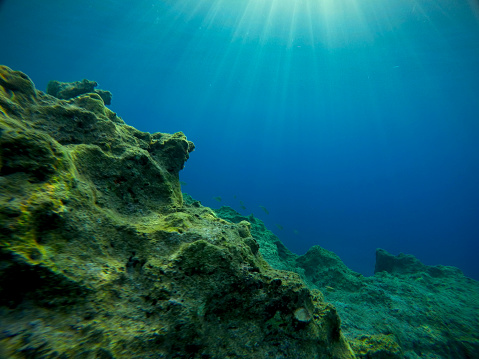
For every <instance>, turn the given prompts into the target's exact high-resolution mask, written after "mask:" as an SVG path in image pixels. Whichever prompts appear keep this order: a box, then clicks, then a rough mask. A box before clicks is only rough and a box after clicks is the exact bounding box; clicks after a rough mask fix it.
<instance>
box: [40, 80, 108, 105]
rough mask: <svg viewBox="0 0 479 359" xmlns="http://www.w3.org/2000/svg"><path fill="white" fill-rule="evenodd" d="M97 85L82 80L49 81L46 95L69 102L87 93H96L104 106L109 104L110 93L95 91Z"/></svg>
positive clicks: (93, 82)
mask: <svg viewBox="0 0 479 359" xmlns="http://www.w3.org/2000/svg"><path fill="white" fill-rule="evenodd" d="M97 86H98V83H96V82H95V81H89V80H87V79H83V80H81V81H75V82H60V81H55V80H53V81H50V82H49V83H48V85H47V94H49V95H52V96H55V97H56V98H59V99H61V100H69V99H71V98H74V97H77V96H80V95H84V94H87V93H96V94H97V95H99V96H100V97H101V99H102V100H103V102H104V103H105V105H110V104H111V98H112V94H111V92H110V91H105V90H99V89H98V90H95V87H97Z"/></svg>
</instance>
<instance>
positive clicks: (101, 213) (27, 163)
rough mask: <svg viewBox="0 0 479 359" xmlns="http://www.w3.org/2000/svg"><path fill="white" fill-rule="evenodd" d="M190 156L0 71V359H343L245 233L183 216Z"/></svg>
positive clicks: (241, 227) (328, 325)
mask: <svg viewBox="0 0 479 359" xmlns="http://www.w3.org/2000/svg"><path fill="white" fill-rule="evenodd" d="M193 148H194V146H193V144H192V143H191V142H189V141H188V140H187V139H186V138H185V136H184V135H183V134H182V133H176V134H173V135H168V134H162V133H155V134H149V133H145V132H140V131H138V130H136V129H134V128H132V127H130V126H127V125H126V124H125V123H124V122H123V121H122V120H121V119H120V118H119V117H118V116H116V114H115V113H113V112H112V111H110V110H109V109H107V108H105V106H104V102H103V101H102V99H101V98H100V96H99V95H98V94H96V93H92V92H89V93H86V94H81V95H79V96H76V97H73V98H71V99H68V100H60V99H57V98H55V97H53V96H49V95H46V94H44V93H42V92H40V91H37V90H35V87H34V85H33V83H32V82H31V81H30V79H29V78H28V77H27V76H26V75H24V74H22V73H21V72H16V71H12V70H10V69H9V68H7V67H5V66H1V67H0V188H1V191H0V318H1V321H0V357H1V358H128V359H132V358H138V359H139V358H142V359H145V358H203V359H206V358H212V359H213V358H222V359H223V358H261V359H263V358H276V359H278V358H306V359H308V358H353V357H354V354H353V353H352V351H351V349H350V346H349V344H348V343H347V342H346V340H345V339H344V337H343V335H342V332H341V326H340V319H339V316H338V314H337V312H336V309H335V308H334V307H333V306H332V305H330V304H328V303H326V302H325V301H324V300H323V295H322V294H321V292H320V291H318V290H314V289H308V288H307V287H306V286H305V285H304V283H303V282H302V280H301V279H300V277H299V275H297V274H295V273H292V272H286V271H280V270H275V269H272V268H271V267H270V266H269V265H268V264H267V263H266V262H265V261H264V259H263V257H262V255H261V254H260V252H259V251H258V249H259V246H258V244H257V242H256V241H255V239H254V238H253V237H252V236H251V233H250V224H249V223H248V222H246V221H243V222H241V221H240V222H241V223H238V224H234V223H231V222H227V221H225V220H223V219H220V218H218V217H217V215H216V214H215V213H214V212H213V211H212V210H210V209H209V208H205V207H202V206H201V205H200V204H199V203H198V202H194V201H188V202H186V203H184V202H183V197H182V193H181V191H180V184H179V180H178V172H179V171H180V170H181V169H182V168H183V165H184V162H185V161H186V160H187V159H188V156H189V153H190V152H191V151H192V150H193Z"/></svg>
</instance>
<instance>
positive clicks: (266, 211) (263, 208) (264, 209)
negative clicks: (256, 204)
mask: <svg viewBox="0 0 479 359" xmlns="http://www.w3.org/2000/svg"><path fill="white" fill-rule="evenodd" d="M260 208H261V209H262V210H263V211H264V213H266V214H269V211H268V210H267V209H266V207H263V206H260Z"/></svg>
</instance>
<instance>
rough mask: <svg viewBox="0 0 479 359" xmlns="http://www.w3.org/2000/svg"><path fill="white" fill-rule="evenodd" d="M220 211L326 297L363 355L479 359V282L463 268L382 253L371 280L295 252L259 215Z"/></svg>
mask: <svg viewBox="0 0 479 359" xmlns="http://www.w3.org/2000/svg"><path fill="white" fill-rule="evenodd" d="M216 213H217V215H218V216H219V217H221V218H224V219H226V220H229V221H232V222H234V223H239V222H241V221H244V220H248V221H249V222H250V223H251V234H252V235H253V237H254V238H255V239H256V241H257V242H258V245H259V252H260V253H262V254H263V257H264V258H265V259H266V261H267V262H268V263H269V264H270V265H271V266H272V267H273V268H278V269H282V270H288V271H292V272H295V273H298V274H299V275H300V276H301V278H302V279H303V280H304V282H305V283H307V284H308V287H309V288H312V289H318V290H320V291H321V292H322V293H324V296H325V299H326V301H327V302H329V303H331V304H333V305H334V307H335V308H336V310H337V311H338V313H339V316H340V318H341V322H342V325H341V327H342V332H343V333H344V334H345V336H346V338H347V339H348V341H349V343H350V344H351V347H352V348H353V350H354V352H355V353H356V357H357V358H403V357H404V358H408V359H413V358H414V359H419V358H421V359H422V358H430V359H432V358H436V359H437V358H443V359H449V358H454V359H459V358H464V359H469V358H479V283H478V282H477V281H475V280H472V279H470V278H467V277H465V276H464V275H463V274H462V272H461V271H460V270H459V269H457V268H455V267H448V266H426V265H424V264H422V263H421V262H420V261H419V260H417V259H416V258H415V257H414V256H412V255H404V254H400V255H398V256H393V255H391V254H389V253H387V252H386V251H385V250H382V249H378V250H377V252H376V270H375V275H374V276H372V277H364V276H362V275H361V274H359V273H356V272H354V271H352V270H350V269H349V268H348V267H347V266H346V265H344V263H343V262H342V261H341V260H340V258H339V257H338V256H337V255H336V254H334V253H332V252H330V251H328V250H325V249H324V248H321V247H319V246H314V247H312V248H311V249H310V250H309V251H308V252H307V253H306V254H304V255H302V256H298V255H296V254H293V253H291V252H290V251H289V250H288V249H287V248H286V247H285V246H284V245H283V244H282V243H281V242H280V241H279V239H278V238H277V237H276V236H275V235H274V234H273V233H272V232H271V231H269V230H268V229H266V227H265V226H264V224H263V222H261V221H260V220H259V219H257V218H255V217H253V216H249V217H243V216H241V215H240V214H239V213H237V212H236V211H234V210H233V209H231V208H229V207H221V208H220V209H219V210H217V211H216Z"/></svg>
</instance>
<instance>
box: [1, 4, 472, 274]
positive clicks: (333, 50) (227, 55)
mask: <svg viewBox="0 0 479 359" xmlns="http://www.w3.org/2000/svg"><path fill="white" fill-rule="evenodd" d="M0 34H1V43H2V46H1V49H0V63H1V64H4V65H7V66H9V67H10V68H12V69H14V70H19V71H22V72H25V73H27V74H28V75H29V76H30V77H31V78H32V80H33V82H34V83H35V84H36V86H37V88H38V89H40V90H46V86H47V83H48V81H50V80H59V81H77V80H81V79H83V78H87V79H90V80H94V81H97V82H98V83H99V87H100V88H102V89H105V90H109V91H111V92H112V93H113V100H112V104H111V106H110V108H111V109H112V110H113V111H115V112H117V113H118V115H119V116H121V117H122V118H123V119H124V120H125V121H126V123H127V124H129V125H132V126H134V127H136V128H138V129H140V130H143V131H149V132H158V131H160V132H170V133H173V132H177V131H183V132H184V133H185V134H186V136H187V137H188V139H189V140H191V141H193V142H194V143H195V145H196V150H195V152H193V153H192V154H191V157H190V159H189V161H188V162H187V164H186V167H185V169H184V170H183V171H182V172H181V174H180V176H181V180H182V181H183V182H184V183H183V192H186V193H188V194H190V195H192V196H193V197H194V198H195V199H198V200H200V201H201V202H202V203H203V204H204V205H207V206H211V207H214V208H218V207H219V206H222V205H227V206H231V207H233V208H234V209H236V210H237V211H239V212H240V213H242V214H244V215H248V214H250V213H253V214H254V215H255V216H257V217H259V218H260V219H262V220H263V221H264V222H265V223H266V225H267V226H268V228H269V229H270V230H272V231H273V232H274V233H275V234H276V235H277V236H278V237H279V238H280V240H281V241H282V242H283V243H284V244H285V245H286V246H287V247H288V248H289V249H290V250H292V251H293V252H295V253H298V254H303V253H305V252H306V251H307V250H308V248H310V247H311V246H313V245H320V246H322V247H324V248H326V249H328V250H331V251H333V252H335V253H336V254H338V255H339V256H340V257H341V259H342V260H343V261H344V262H345V264H346V265H348V266H349V267H350V268H351V269H353V270H355V271H358V272H360V273H363V274H365V275H371V274H372V273H373V270H374V260H375V258H374V255H375V250H376V248H384V249H386V250H387V251H389V252H391V253H394V254H398V253H400V252H403V253H408V254H413V255H414V256H416V257H418V258H419V259H420V260H421V261H422V262H423V263H425V264H428V265H438V264H442V265H453V266H456V267H458V268H460V269H461V270H463V271H464V273H465V274H466V275H467V276H469V277H472V278H474V279H476V280H479V261H478V260H477V256H478V253H479V7H478V3H477V1H475V0H470V1H468V0H455V1H451V0H174V1H173V0H163V1H161V0H136V1H126V0H117V1H113V0H103V1H98V0H94V1H93V0H84V1H72V0H64V1H58V0H55V1H54V0H42V1H40V0H3V1H1V0H0Z"/></svg>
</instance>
